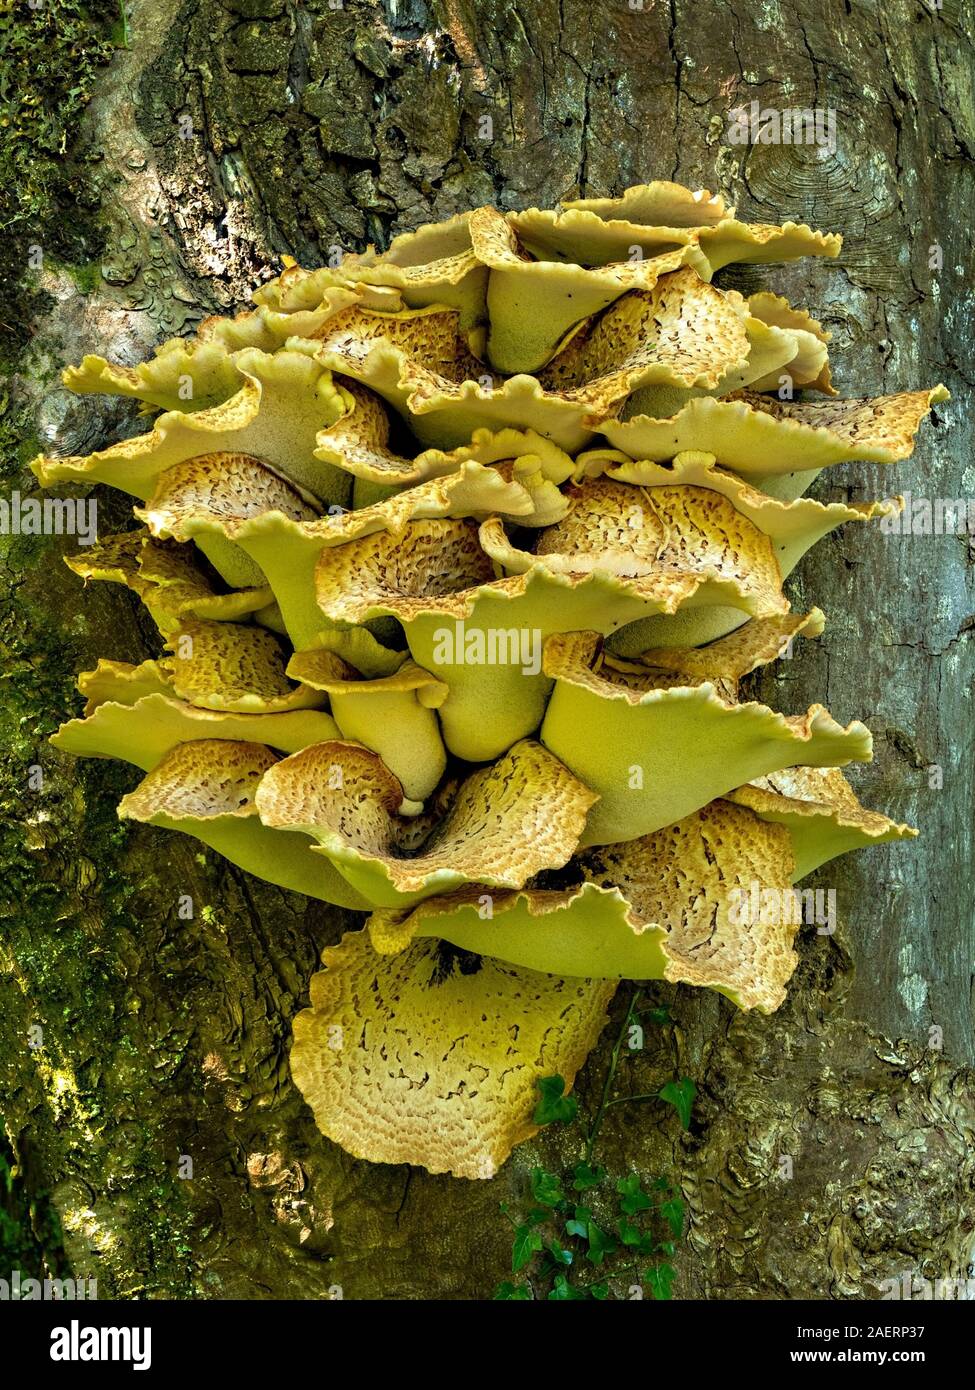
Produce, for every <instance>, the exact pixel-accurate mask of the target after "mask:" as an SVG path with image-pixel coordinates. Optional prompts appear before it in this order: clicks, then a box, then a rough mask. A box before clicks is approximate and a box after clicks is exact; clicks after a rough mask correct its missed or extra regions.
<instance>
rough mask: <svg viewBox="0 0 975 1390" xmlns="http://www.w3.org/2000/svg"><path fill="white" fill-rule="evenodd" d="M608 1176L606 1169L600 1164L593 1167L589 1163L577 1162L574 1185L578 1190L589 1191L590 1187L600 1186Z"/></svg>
mask: <svg viewBox="0 0 975 1390" xmlns="http://www.w3.org/2000/svg"><path fill="white" fill-rule="evenodd" d="M605 1176H606V1169H605V1168H603V1167H602V1166H601V1165H600V1164H598V1163H597V1164H596V1166H595V1168H591V1167H590V1166H589V1164H588V1163H577V1164H576V1166H575V1167H574V1168H573V1170H572V1187H573V1190H574V1191H576V1192H588V1191H589V1189H590V1187H598V1186H599V1184H600V1183H601V1182H602V1181H603V1179H604V1178H605Z"/></svg>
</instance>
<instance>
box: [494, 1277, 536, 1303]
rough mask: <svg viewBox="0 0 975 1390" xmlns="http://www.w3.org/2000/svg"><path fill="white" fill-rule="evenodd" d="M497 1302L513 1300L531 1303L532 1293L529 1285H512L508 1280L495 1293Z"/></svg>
mask: <svg viewBox="0 0 975 1390" xmlns="http://www.w3.org/2000/svg"><path fill="white" fill-rule="evenodd" d="M494 1297H495V1300H503V1299H511V1300H513V1301H516V1302H519V1303H525V1302H528V1303H530V1302H531V1291H530V1290H529V1288H528V1285H527V1284H512V1282H511V1280H510V1279H506V1280H505V1281H504V1283H503V1284H499V1285H498V1287H497V1288H496V1289H495V1291H494Z"/></svg>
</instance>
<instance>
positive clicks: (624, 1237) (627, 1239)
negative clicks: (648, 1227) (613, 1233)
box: [616, 1216, 643, 1247]
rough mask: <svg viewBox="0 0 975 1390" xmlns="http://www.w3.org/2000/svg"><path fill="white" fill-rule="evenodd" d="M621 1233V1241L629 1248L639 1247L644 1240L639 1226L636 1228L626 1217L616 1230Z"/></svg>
mask: <svg viewBox="0 0 975 1390" xmlns="http://www.w3.org/2000/svg"><path fill="white" fill-rule="evenodd" d="M616 1229H617V1230H618V1231H619V1233H620V1240H621V1241H622V1242H623V1244H624V1245H625V1246H627V1247H629V1246H634V1245H639V1244H640V1241H641V1240H642V1239H643V1232H642V1231H641V1230H640V1228H639V1226H635V1225H634V1224H633V1222H632V1221H629V1220H627V1218H626V1217H625V1216H624V1217H623V1219H622V1220H621V1221H620V1223H619V1225H618V1226H617V1228H616Z"/></svg>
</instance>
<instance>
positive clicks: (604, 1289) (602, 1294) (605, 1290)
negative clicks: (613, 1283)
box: [589, 1284, 609, 1303]
mask: <svg viewBox="0 0 975 1390" xmlns="http://www.w3.org/2000/svg"><path fill="white" fill-rule="evenodd" d="M589 1292H590V1293H591V1294H592V1296H593V1298H597V1299H599V1301H600V1303H601V1302H602V1301H603V1299H605V1298H609V1285H608V1284H590V1285H589Z"/></svg>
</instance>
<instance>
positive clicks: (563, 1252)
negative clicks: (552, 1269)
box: [545, 1240, 574, 1265]
mask: <svg viewBox="0 0 975 1390" xmlns="http://www.w3.org/2000/svg"><path fill="white" fill-rule="evenodd" d="M545 1249H546V1251H547V1252H548V1254H549V1255H551V1257H552V1259H553V1260H554V1261H555V1263H556V1264H557V1265H570V1264H571V1263H572V1261H573V1259H574V1256H573V1254H572V1251H571V1250H567V1249H566V1248H565V1246H564V1245H560V1244H559V1242H558V1241H557V1240H551V1241H549V1243H548V1245H546V1247H545Z"/></svg>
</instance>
